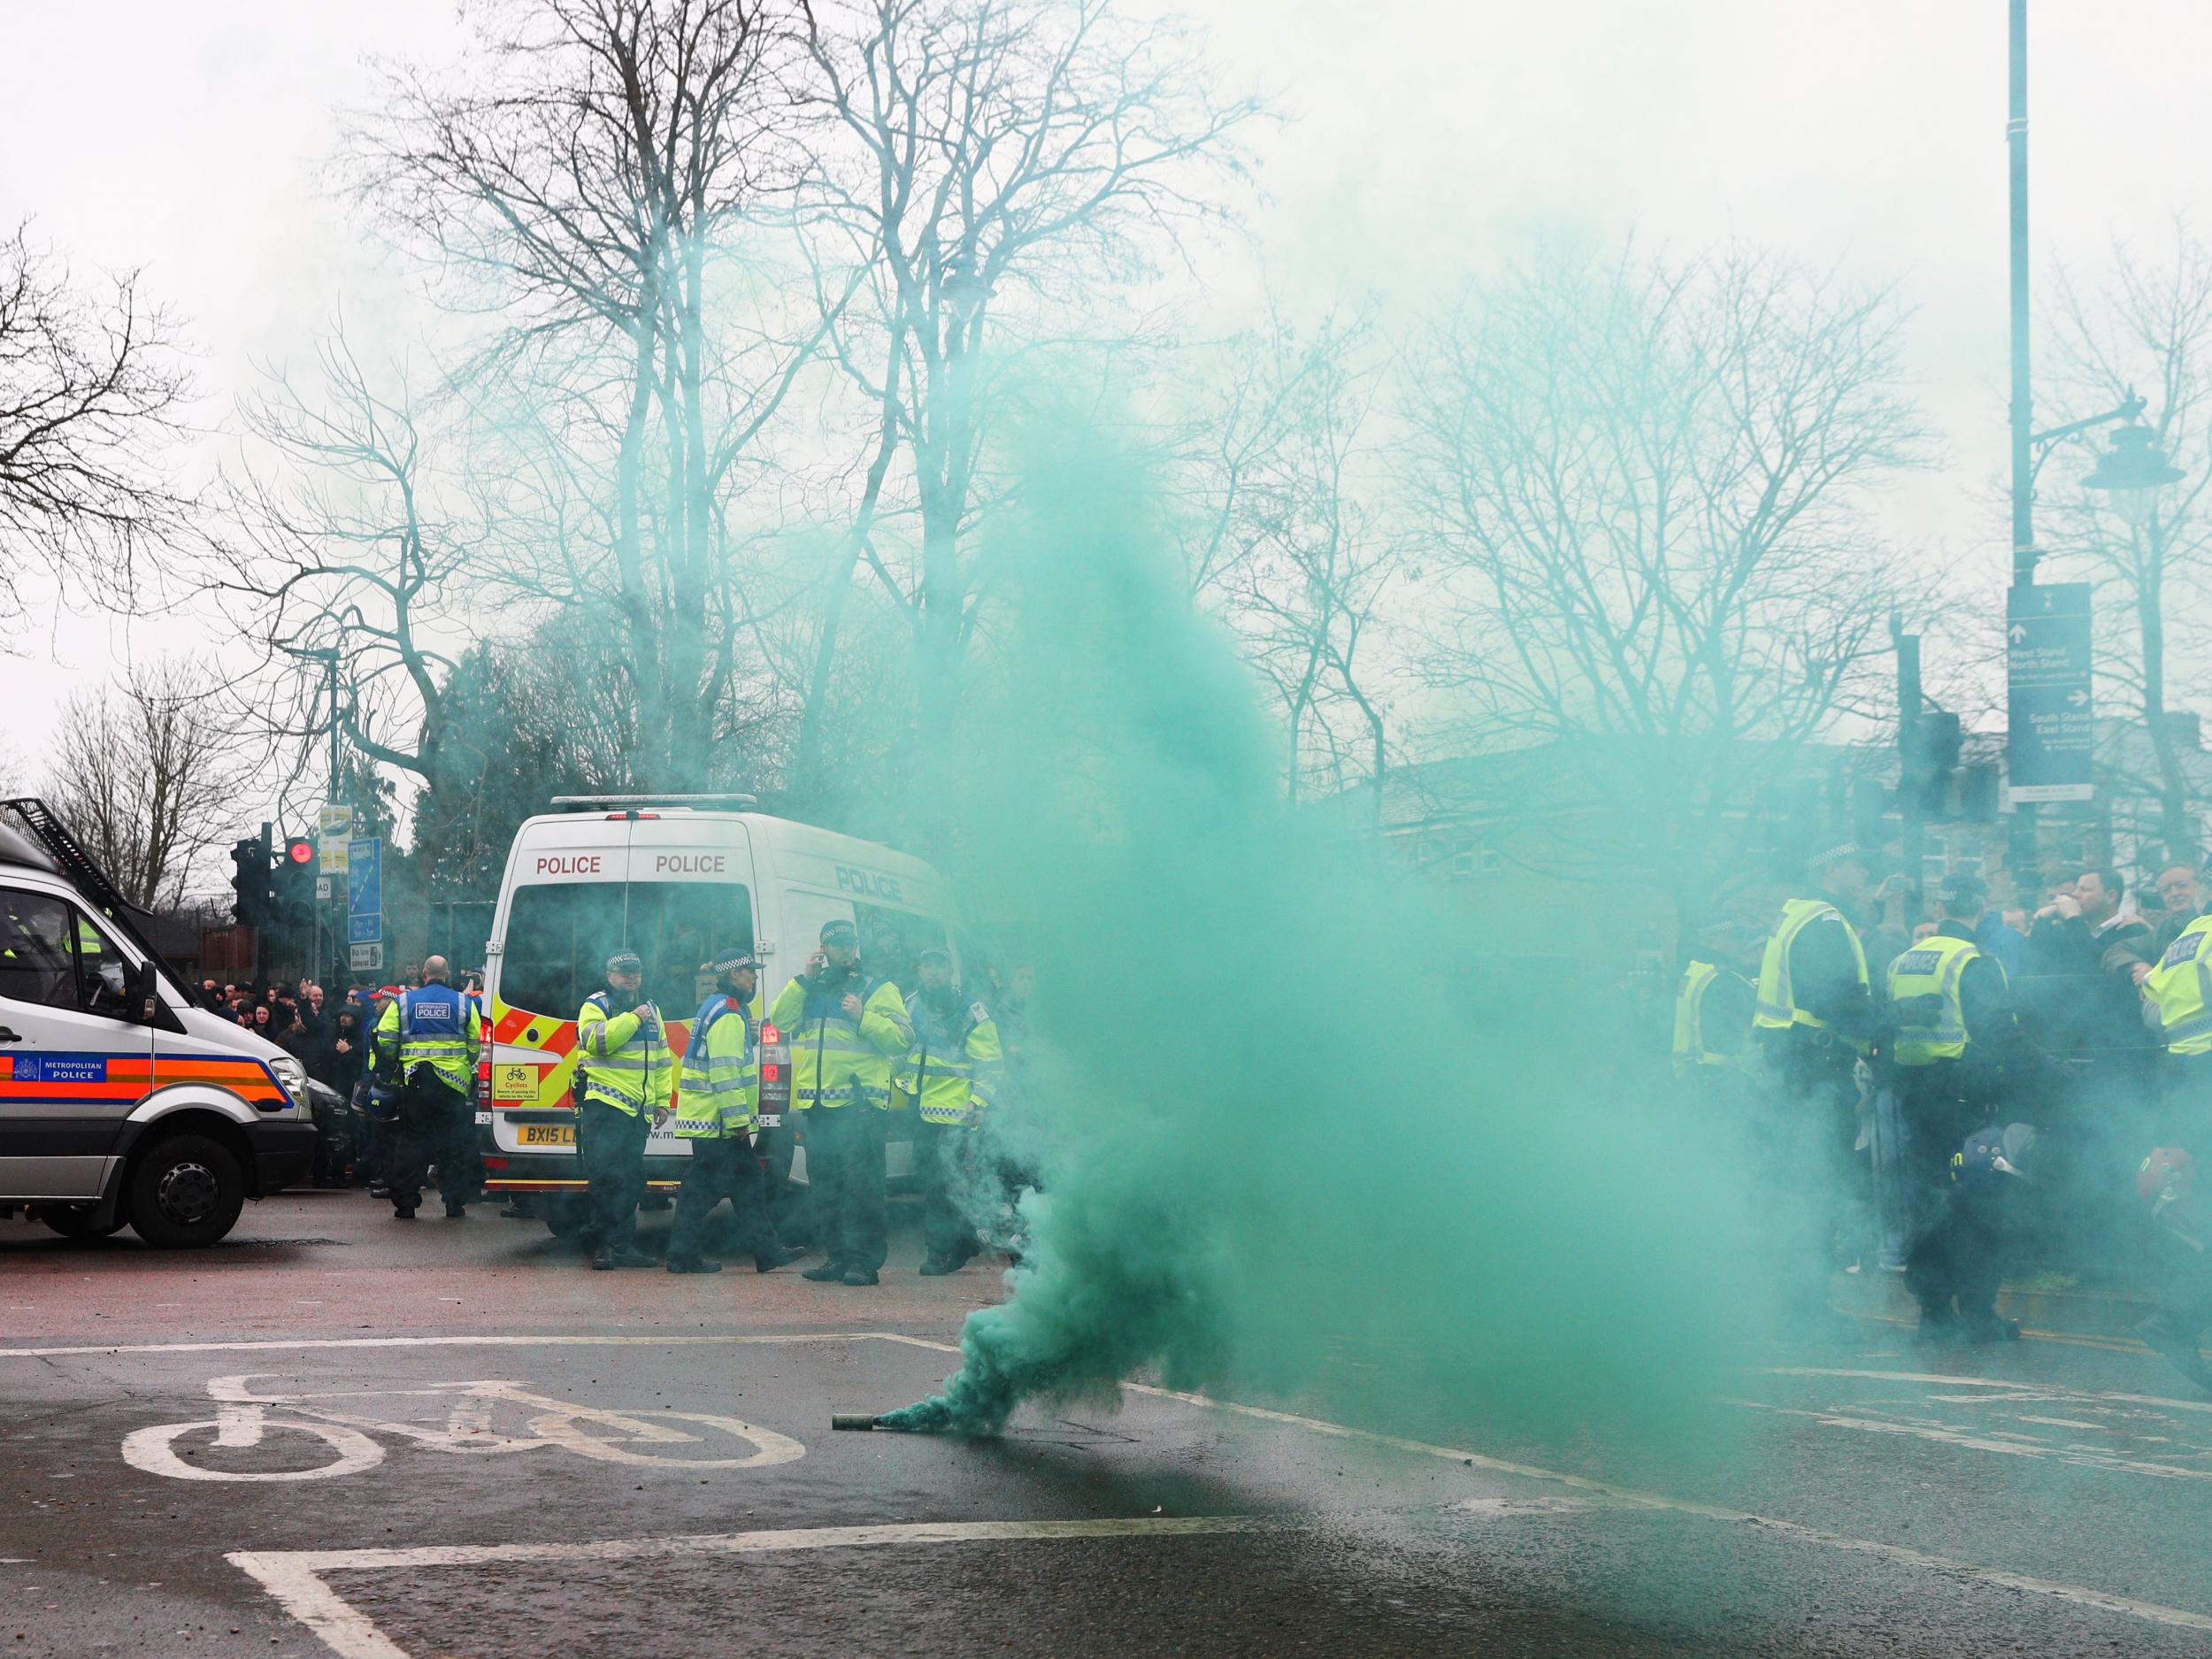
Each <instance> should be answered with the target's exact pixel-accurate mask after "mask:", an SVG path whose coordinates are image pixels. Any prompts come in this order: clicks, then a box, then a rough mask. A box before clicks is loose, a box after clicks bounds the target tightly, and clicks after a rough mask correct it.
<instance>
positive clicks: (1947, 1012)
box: [1889, 933, 2005, 1066]
mask: <svg viewBox="0 0 2212 1659" xmlns="http://www.w3.org/2000/svg"><path fill="white" fill-rule="evenodd" d="M1977 961H1986V962H1987V963H1988V964H1989V965H1990V966H1991V967H1992V968H1993V969H1994V970H1996V972H1998V973H1999V974H2000V975H2001V974H2002V973H2003V972H2004V971H2005V970H2004V964H2001V963H2000V962H1999V961H1998V960H1997V958H1996V957H1994V956H1985V953H1984V952H1983V950H1982V948H1981V947H1980V946H1979V945H1978V944H1976V943H1975V942H1974V941H1972V940H1970V939H1955V938H1953V937H1952V936H1951V935H1950V934H1948V933H1931V934H1929V935H1928V937H1927V938H1925V939H1924V940H1922V941H1920V942H1919V943H1918V944H1916V945H1915V946H1914V947H1913V948H1912V949H1910V950H1908V951H1905V952H1903V953H1901V955H1900V956H1898V958H1897V960H1896V961H1894V962H1893V963H1891V964H1889V1000H1890V1001H1891V1002H1894V1003H1895V1004H1896V1005H1897V1036H1896V1039H1895V1041H1893V1043H1892V1044H1891V1045H1890V1058H1891V1059H1893V1060H1894V1061H1896V1062H1897V1064H1899V1065H1904V1066H1918V1065H1933V1064H1935V1063H1936V1062H1937V1061H1939V1060H1956V1059H1958V1058H1959V1057H1961V1056H1962V1055H1964V1054H1965V1052H1966V1041H1967V1031H1966V1004H1965V1003H1964V1002H1962V1001H1961V1000H1960V998H1959V987H1960V986H1961V984H1962V982H1963V981H1964V980H1965V978H1966V970H1967V967H1968V964H1971V963H1974V962H1977Z"/></svg>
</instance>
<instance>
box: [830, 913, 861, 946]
mask: <svg viewBox="0 0 2212 1659" xmlns="http://www.w3.org/2000/svg"><path fill="white" fill-rule="evenodd" d="M822 942H823V943H824V944H826V945H856V944H858V943H859V942H860V934H859V933H858V931H857V930H856V929H855V928H854V926H853V925H852V924H851V923H850V922H849V921H847V920H845V919H844V918H842V917H833V918H830V919H829V920H828V921H826V922H824V923H823V924H822Z"/></svg>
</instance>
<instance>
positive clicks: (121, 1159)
mask: <svg viewBox="0 0 2212 1659" xmlns="http://www.w3.org/2000/svg"><path fill="white" fill-rule="evenodd" d="M0 808H4V809H5V810H6V811H7V813H8V815H9V816H10V817H12V818H13V819H14V820H15V821H16V823H18V824H19V825H20V826H21V828H20V829H17V828H13V827H10V826H8V825H6V824H0V1211H4V1210H14V1211H27V1212H28V1213H29V1214H30V1216H32V1217H34V1218H35V1219H36V1220H39V1221H42V1222H44V1223H45V1224H46V1225H48V1226H49V1227H51V1228H52V1229H53V1230H54V1231H55V1232H57V1233H61V1234H62V1235H64V1236H65V1237H66V1238H73V1239H77V1238H101V1237H104V1236H105V1235H106V1234H108V1233H113V1232H115V1231H117V1230H118V1229H119V1228H121V1227H125V1226H128V1227H129V1228H131V1229H132V1231H134V1233H137V1234H138V1236H139V1237H140V1238H142V1239H143V1240H145V1241H146V1242H147V1243H149V1244H153V1245H163V1246H173V1247H194V1246H201V1245H209V1244H213V1243H214V1242H215V1241H216V1240H219V1239H220V1238H222V1237H223V1236H224V1235H225V1234H226V1233H228V1232H229V1231H230V1230H231V1226H232V1225H233V1224H234V1222H236V1221H237V1219H238V1214H239V1211H240V1210H241V1209H242V1207H243V1205H244V1203H245V1201H246V1200H247V1199H249V1198H260V1197H263V1196H265V1194H270V1193H273V1192H275V1191H277V1190H278V1189H279V1188H280V1187H287V1186H290V1185H292V1184H294V1183H296V1182H297V1181H298V1180H300V1179H302V1178H303V1176H304V1175H305V1174H306V1173H307V1171H308V1168H309V1165H310V1164H311V1162H312V1160H313V1157H314V1153H315V1125H314V1120H313V1118H312V1117H311V1114H310V1111H309V1103H308V1092H307V1091H308V1081H307V1073H306V1071H305V1069H304V1068H303V1067H302V1066H301V1064H299V1062H298V1061H296V1060H295V1059H294V1058H293V1057H292V1056H289V1055H288V1054H286V1053H285V1052H284V1051H283V1050H282V1049H281V1048H278V1047H277V1046H276V1045H275V1044H274V1043H273V1042H271V1041H268V1040H267V1039H266V1038H264V1037H259V1036H256V1035H255V1034H253V1033H250V1032H247V1031H244V1030H242V1029H241V1028H240V1027H238V1026H237V1025H233V1024H232V1023H231V1022H229V1021H228V1020H225V1019H220V1018H217V1017H216V1016H215V1015H214V1014H213V1013H211V1012H210V1011H209V1010H205V1009H202V1008H198V1007H196V1006H195V1005H194V1004H193V1002H192V1000H191V997H190V996H189V995H188V993H187V992H186V990H185V988H184V986H183V984H182V983H181V982H180V980H179V979H177V978H176V977H175V976H174V975H173V973H171V972H170V971H169V970H168V969H167V967H165V965H164V964H163V963H162V961H161V958H160V956H159V955H158V954H157V952H156V951H155V950H154V949H153V948H152V947H151V945H150V944H149V943H148V941H147V938H146V935H145V933H143V932H142V930H141V929H140V927H139V926H137V925H136V924H135V923H134V920H133V918H132V907H131V906H129V905H128V904H127V903H126V902H124V901H123V899H122V896H121V895H119V893H118V892H117V891H116V890H115V888H114V887H113V885H112V884H111V883H110V882H109V881H108V879H107V878H106V877H105V875H104V874H103V873H102V872H101V871H100V869H99V867H98V866H97V865H96V864H95V863H94V862H93V861H92V860H91V859H90V858H89V857H88V856H86V854H85V852H84V850H83V849H82V848H81V847H80V846H79V845H78V844H77V842H76V841H74V840H73V839H72V838H71V837H70V835H69V833H68V832H67V830H66V828H65V826H62V825H61V824H60V823H59V822H58V820H57V819H56V818H54V816H53V814H52V813H51V812H50V810H48V809H47V807H46V806H45V805H44V804H43V803H41V802H39V801H36V800H21V801H6V802H0Z"/></svg>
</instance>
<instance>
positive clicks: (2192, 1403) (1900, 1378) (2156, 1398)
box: [1765, 1349, 2212, 1411]
mask: <svg viewBox="0 0 2212 1659" xmlns="http://www.w3.org/2000/svg"><path fill="white" fill-rule="evenodd" d="M2144 1351H2145V1352H2146V1353H2147V1352H2148V1351H2149V1350H2148V1349H2146V1350H2144ZM1765 1374H1766V1375H1767V1376H1769V1377H1863V1378H1865V1379H1869V1380H1870V1381H1873V1382H1916V1383H1934V1384H1938V1385H1941V1386H1949V1387H1955V1388H1993V1389H2001V1390H2003V1391H2004V1392H2003V1393H2001V1394H1991V1395H1989V1396H1988V1397H1989V1398H1991V1399H1996V1400H2119V1401H2124V1402H2127V1403H2128V1404H2130V1405H2139V1406H2170V1407H2172V1408H2173V1409H2175V1410H2177V1411H2212V1400H2174V1399H2170V1398H2168V1397H2167V1396H2166V1395H2164V1394H2116V1393H2114V1392H2112V1391H2110V1390H2108V1389H2102V1388H2069V1387H2067V1386H2065V1385H2064V1384H2062V1383H2036V1382H2029V1381H2026V1380H2024V1379H2021V1378H2018V1377H2008V1378H2004V1379H1998V1378H1994V1377H1946V1376H1944V1375H1943V1374H1941V1373H1940V1372H1937V1371H1849V1370H1844V1369H1839V1368H1838V1367H1835V1366H1829V1365H1770V1366H1768V1367H1767V1368H1766V1372H1765ZM1957 1397H1958V1398H1960V1399H1967V1398H1970V1397H1971V1396H1969V1395H1965V1394H1961V1395H1959V1396H1957Z"/></svg>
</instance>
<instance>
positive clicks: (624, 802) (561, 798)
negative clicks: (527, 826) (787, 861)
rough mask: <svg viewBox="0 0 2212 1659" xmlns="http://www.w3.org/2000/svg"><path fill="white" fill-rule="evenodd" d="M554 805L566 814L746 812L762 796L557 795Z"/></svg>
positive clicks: (758, 802)
mask: <svg viewBox="0 0 2212 1659" xmlns="http://www.w3.org/2000/svg"><path fill="white" fill-rule="evenodd" d="M553 804H554V805H555V806H556V807H557V808H558V809H559V810H562V811H564V812H588V811H592V810H604V809H606V808H608V807H617V808H622V809H634V808H637V807H641V806H693V807H696V806H704V807H724V808H730V809H734V810H737V811H740V812H745V811H750V810H752V809H753V808H755V807H757V806H758V805H759V804H760V797H759V796H758V795H741V794H738V793H735V792H731V793H728V794H724V795H555V796H554V797H553Z"/></svg>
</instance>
